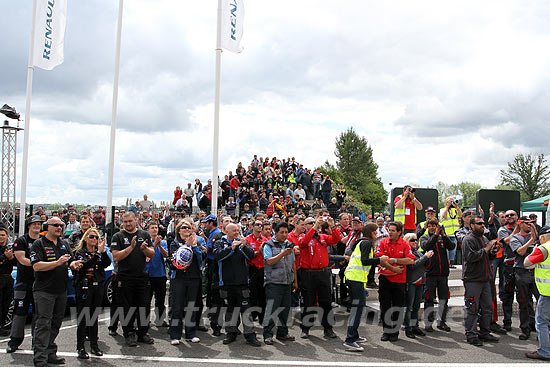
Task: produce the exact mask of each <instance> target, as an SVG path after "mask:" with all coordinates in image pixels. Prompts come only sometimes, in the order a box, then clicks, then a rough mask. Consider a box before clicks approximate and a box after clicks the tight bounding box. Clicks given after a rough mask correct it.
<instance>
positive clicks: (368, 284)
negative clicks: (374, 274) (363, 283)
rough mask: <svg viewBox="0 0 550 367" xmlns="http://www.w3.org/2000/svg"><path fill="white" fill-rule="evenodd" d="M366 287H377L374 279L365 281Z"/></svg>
mask: <svg viewBox="0 0 550 367" xmlns="http://www.w3.org/2000/svg"><path fill="white" fill-rule="evenodd" d="M367 288H374V289H377V288H378V284H376V282H375V281H372V282H367Z"/></svg>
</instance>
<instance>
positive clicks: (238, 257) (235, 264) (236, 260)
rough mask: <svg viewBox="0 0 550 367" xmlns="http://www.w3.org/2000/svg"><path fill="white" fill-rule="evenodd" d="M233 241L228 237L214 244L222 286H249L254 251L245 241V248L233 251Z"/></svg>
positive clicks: (215, 258)
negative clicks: (250, 266) (249, 265)
mask: <svg viewBox="0 0 550 367" xmlns="http://www.w3.org/2000/svg"><path fill="white" fill-rule="evenodd" d="M243 241H244V240H243ZM231 243H232V241H229V240H228V239H227V237H226V236H223V237H222V238H221V239H219V240H217V241H216V242H214V251H213V254H214V260H216V261H217V262H218V267H219V272H218V274H219V275H220V286H224V285H248V264H247V263H246V260H252V258H254V250H253V249H252V248H250V246H248V244H247V243H246V241H244V246H243V247H242V248H241V247H237V248H236V249H235V250H233V249H231Z"/></svg>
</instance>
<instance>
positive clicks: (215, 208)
mask: <svg viewBox="0 0 550 367" xmlns="http://www.w3.org/2000/svg"><path fill="white" fill-rule="evenodd" d="M221 66H222V0H218V30H217V36H216V88H215V92H214V147H213V149H212V150H213V157H212V211H211V213H212V214H213V215H218V150H219V141H220V137H219V134H220V131H219V130H220V80H221Z"/></svg>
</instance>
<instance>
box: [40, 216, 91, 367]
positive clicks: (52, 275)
mask: <svg viewBox="0 0 550 367" xmlns="http://www.w3.org/2000/svg"><path fill="white" fill-rule="evenodd" d="M46 225H47V228H48V232H47V233H46V236H44V237H42V238H40V239H38V240H36V241H34V243H33V244H32V246H31V252H30V260H31V264H32V268H33V270H34V277H35V279H34V284H33V296H34V306H35V309H36V317H35V320H36V322H35V326H34V335H33V343H32V344H33V349H34V365H35V366H47V365H48V363H51V364H63V363H65V360H64V359H63V358H59V357H58V356H57V345H56V344H55V343H54V341H55V338H56V337H57V334H58V333H59V328H60V327H61V322H62V321H63V315H64V314H65V305H66V303H67V284H68V278H69V277H68V275H67V274H68V269H67V268H68V267H70V268H71V269H72V270H78V269H80V268H81V267H82V262H81V261H75V260H74V257H73V254H72V252H71V250H70V249H69V245H68V244H67V242H66V241H64V240H63V239H62V238H61V236H63V226H64V223H63V221H62V220H61V219H59V218H58V217H52V218H50V219H49V220H48V222H47V223H46Z"/></svg>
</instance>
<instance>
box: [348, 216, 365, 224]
mask: <svg viewBox="0 0 550 367" xmlns="http://www.w3.org/2000/svg"><path fill="white" fill-rule="evenodd" d="M351 221H352V222H360V223H363V221H362V220H361V218H359V217H353V219H352V220H351Z"/></svg>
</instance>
